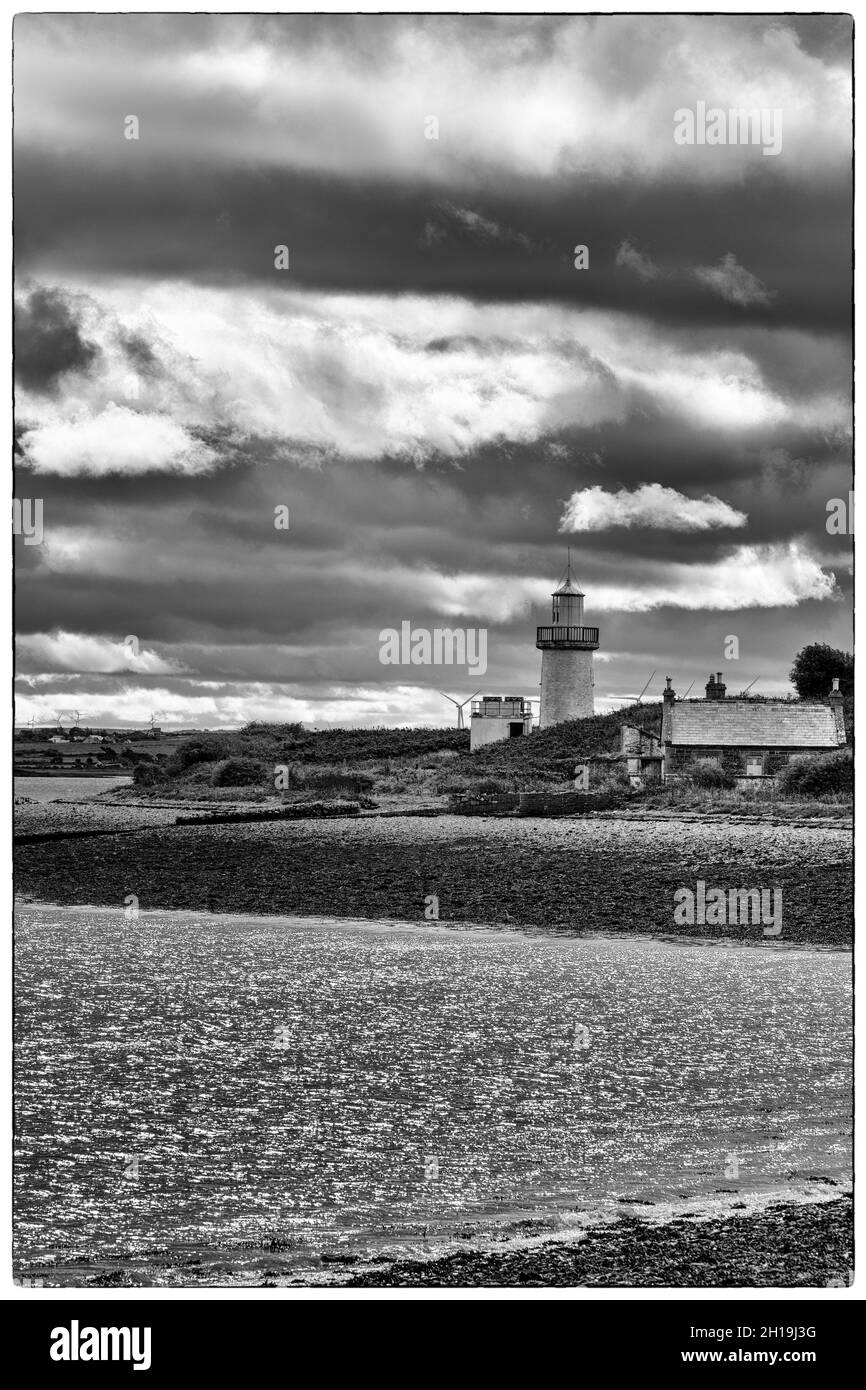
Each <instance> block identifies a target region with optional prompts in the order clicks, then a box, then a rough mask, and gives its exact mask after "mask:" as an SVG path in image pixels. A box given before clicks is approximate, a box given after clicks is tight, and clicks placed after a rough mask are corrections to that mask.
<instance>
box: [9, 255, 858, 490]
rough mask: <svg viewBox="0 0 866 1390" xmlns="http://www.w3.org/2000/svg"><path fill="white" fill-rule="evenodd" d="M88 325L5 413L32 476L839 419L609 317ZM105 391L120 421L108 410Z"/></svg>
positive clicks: (119, 294)
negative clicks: (45, 380)
mask: <svg viewBox="0 0 866 1390" xmlns="http://www.w3.org/2000/svg"><path fill="white" fill-rule="evenodd" d="M99 309H100V311H101V313H102V315H103V318H102V319H101V320H100V319H99V318H98V316H97V315H94V318H93V320H92V322H91V323H90V324H89V332H90V334H91V337H92V338H93V340H94V342H96V343H98V345H99V347H100V349H101V352H100V356H99V360H98V367H97V365H96V364H94V366H93V367H92V369H91V371H90V372H89V373H88V375H87V376H86V377H85V378H82V379H76V381H75V389H74V391H73V390H70V391H69V393H68V394H67V396H66V397H65V398H64V401H63V405H62V409H61V408H60V407H59V406H58V404H57V403H56V402H54V401H53V400H51V399H50V398H45V397H42V396H39V395H38V394H35V393H31V394H27V393H25V394H23V395H22V398H21V400H20V402H19V413H20V416H21V418H22V420H26V421H27V423H28V426H29V428H28V430H27V431H26V432H25V435H24V447H25V450H26V455H27V461H28V462H29V464H30V466H31V467H33V468H34V470H35V471H37V472H58V473H66V474H74V473H94V474H100V475H102V474H106V473H109V472H117V473H143V472H175V473H181V474H196V473H206V472H208V471H210V470H212V469H214V468H215V467H216V466H218V464H219V463H220V461H222V462H223V463H233V462H234V461H235V450H236V449H237V448H238V447H240V446H241V445H242V444H243V442H244V441H249V440H251V439H258V440H261V441H264V442H265V443H266V444H267V446H268V448H269V449H270V452H271V453H272V454H274V453H275V454H277V455H279V454H280V453H281V452H282V453H283V455H284V456H290V457H297V458H299V459H300V460H301V461H304V460H305V459H307V460H308V461H311V462H314V463H318V462H320V461H321V459H322V458H323V457H324V456H326V455H327V454H329V453H336V454H339V455H341V456H342V457H345V458H371V457H376V456H379V455H383V454H385V455H389V456H392V457H400V458H404V459H406V460H408V461H409V462H411V463H414V464H420V463H424V462H425V461H427V460H430V459H432V458H434V457H436V456H443V457H446V458H450V459H461V458H464V457H465V456H466V455H467V454H469V453H471V452H472V451H474V450H477V449H479V448H482V447H484V446H485V445H490V444H496V443H500V442H507V441H513V442H518V443H524V444H530V443H534V442H536V441H540V440H542V439H544V438H546V437H549V436H551V435H555V434H556V433H557V432H559V431H562V430H567V429H574V428H592V427H595V426H599V425H602V424H620V425H621V424H623V423H624V422H626V421H627V420H629V419H642V420H646V418H647V417H648V416H654V415H670V416H672V417H674V418H676V419H678V420H681V421H683V422H685V423H686V424H689V425H697V426H698V427H700V428H706V427H711V428H714V429H716V430H718V431H720V432H723V433H725V434H728V435H736V434H738V433H740V432H742V431H745V430H750V429H754V428H758V427H767V426H775V425H779V426H781V425H782V424H784V425H785V427H786V428H789V429H790V428H795V427H805V428H814V429H819V430H821V431H823V432H825V433H826V432H829V431H831V430H833V429H845V428H846V427H847V425H848V421H849V417H850V405H849V402H848V400H847V398H846V395H845V393H844V391H842V390H836V391H831V390H830V389H829V388H828V386H827V385H826V384H825V383H824V381H823V380H822V379H816V380H815V382H814V383H813V384H812V386H811V387H810V386H809V384H808V383H807V382H804V383H802V385H798V389H797V391H796V392H792V393H791V394H790V396H788V395H785V394H782V393H781V391H780V390H778V389H776V388H774V387H772V386H770V385H769V384H768V382H767V381H766V380H765V378H764V373H763V370H762V367H761V365H760V360H759V359H758V357H757V356H756V355H752V353H751V352H750V351H749V349H748V346H747V344H746V342H745V341H744V342H743V345H742V346H736V347H730V348H725V347H722V346H719V344H718V342H717V339H716V338H715V337H713V338H708V339H707V340H706V341H702V340H700V339H699V340H697V341H696V340H695V339H693V338H691V337H690V336H689V335H687V334H686V335H683V336H680V335H678V334H677V333H676V331H668V332H665V331H664V330H661V329H659V328H657V327H655V326H653V325H652V324H649V323H647V322H646V321H643V320H641V319H639V318H637V317H635V316H632V315H626V314H613V313H610V312H604V311H592V310H587V309H575V308H572V307H567V306H552V305H548V304H535V303H531V302H524V303H516V304H484V303H481V304H478V303H474V302H472V301H471V300H468V299H465V298H458V297H456V296H449V297H446V296H442V297H424V296H420V295H414V296H410V295H405V296H400V295H393V296H390V295H366V294H356V295H342V294H323V293H318V292H298V291H295V292H289V291H285V290H281V291H277V290H271V291H267V290H264V289H261V290H258V291H257V292H251V291H249V290H248V289H246V288H243V289H240V288H238V289H226V288H222V289H209V288H204V287H199V286H191V285H183V284H178V283H173V282H167V283H166V282H159V283H156V284H154V285H150V286H147V285H141V284H135V285H130V284H128V283H126V282H119V283H117V284H114V285H102V286H101V287H100V290H99ZM131 342H132V343H135V344H137V345H138V346H137V355H136V356H131V354H130V346H129V345H130V343H131ZM754 343H755V353H757V352H758V351H759V350H760V351H763V350H764V343H763V339H759V338H756V339H755V340H754ZM142 345H144V346H145V347H146V349H147V352H148V353H149V354H150V357H149V358H148V357H146V356H143V355H142ZM445 348H447V350H443V349H445ZM131 386H134V392H133V391H132V390H131ZM124 394H126V396H127V398H129V396H130V395H132V397H133V399H134V400H135V402H136V407H137V408H136V410H132V409H130V408H129V407H125V406H121V405H118V404H117V403H116V402H117V400H118V399H119V398H123V395H124ZM204 441H206V442H204ZM286 451H288V453H286Z"/></svg>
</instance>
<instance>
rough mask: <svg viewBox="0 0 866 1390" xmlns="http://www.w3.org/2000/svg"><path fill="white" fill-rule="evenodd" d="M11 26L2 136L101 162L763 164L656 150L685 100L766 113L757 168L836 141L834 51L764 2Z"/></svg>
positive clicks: (783, 166)
mask: <svg viewBox="0 0 866 1390" xmlns="http://www.w3.org/2000/svg"><path fill="white" fill-rule="evenodd" d="M15 37H16V45H15V47H16V140H18V141H21V142H23V143H26V144H28V145H31V146H40V147H48V148H56V149H60V150H63V151H68V150H70V149H73V148H74V149H78V150H84V149H86V150H87V151H88V157H89V158H90V159H91V160H94V161H98V162H99V163H100V164H101V165H108V166H112V165H113V166H121V165H123V164H124V162H126V161H128V160H129V158H130V157H131V155H133V154H134V156H135V157H137V158H139V162H142V163H143V162H146V161H147V159H148V158H149V157H150V155H151V154H152V155H153V156H154V157H155V158H157V159H159V160H164V159H166V158H168V159H172V158H173V159H177V160H180V161H182V162H188V161H189V160H190V159H191V158H192V157H194V158H195V160H196V164H197V167H198V168H200V169H207V168H208V167H225V166H226V165H229V164H246V165H260V166H273V167H276V168H290V169H306V170H314V171H315V172H316V173H317V174H319V175H322V176H325V177H327V176H333V175H345V176H347V177H352V178H362V177H366V178H375V179H380V180H407V179H412V180H419V181H423V182H425V183H428V184H431V185H450V186H452V187H457V186H461V185H462V186H466V185H467V184H471V185H473V186H479V185H483V184H485V183H487V182H488V181H489V179H490V178H491V177H492V176H494V175H496V176H499V177H503V176H507V175H509V174H510V175H512V176H517V177H525V178H530V179H531V178H551V179H552V178H563V177H569V176H574V177H580V176H585V175H601V176H603V177H629V178H630V179H632V180H634V181H638V182H640V183H648V182H652V181H654V180H656V179H658V178H659V177H660V176H663V175H665V174H670V175H671V176H672V177H674V178H677V179H681V180H688V181H690V182H707V183H725V184H731V183H740V182H741V181H742V179H743V176H744V173H745V171H747V170H748V169H749V168H750V167H751V166H754V165H757V166H758V167H759V168H760V166H761V165H762V164H763V165H766V163H767V161H766V160H762V158H761V150H760V148H757V147H751V146H726V147H719V148H717V149H707V148H706V147H682V146H677V145H676V144H675V143H674V141H673V138H672V132H673V113H674V111H675V110H676V109H677V108H679V107H681V106H684V105H685V106H687V105H689V104H690V103H691V102H692V101H693V100H694V95H695V93H706V94H707V95H708V96H710V95H711V96H712V100H713V103H714V104H716V105H719V106H722V107H724V108H739V107H742V106H752V105H754V106H759V107H770V108H781V109H783V110H784V113H785V152H784V154H783V155H782V157H781V158H780V159H779V160H778V161H776V162H777V163H778V164H779V166H780V168H779V170H778V171H775V176H776V177H783V178H786V179H791V180H794V181H798V180H801V179H803V178H808V177H810V176H813V175H815V174H817V175H818V176H823V175H825V174H826V173H827V172H828V171H830V170H832V169H835V170H837V171H838V170H839V169H841V168H844V166H845V162H846V160H847V158H848V151H849V148H850V108H849V100H850V72H849V67H848V63H847V62H846V61H844V60H843V58H842V57H841V56H840V55H839V54H838V53H831V52H824V53H820V52H807V51H805V50H804V48H803V47H802V46H801V45H800V43H799V42H798V35H797V30H796V28H795V27H794V26H793V25H791V24H786V22H785V17H784V16H781V15H779V16H777V15H772V16H755V17H754V18H751V17H745V16H728V15H700V16H695V15H692V16H690V15H664V16H662V15H646V16H644V15H616V16H611V17H607V18H606V19H605V22H604V23H599V22H598V20H597V19H596V18H595V17H589V16H571V17H562V16H550V17H547V18H541V17H535V16H532V17H527V16H493V15H484V16H469V15H465V16H463V15H460V16H448V15H428V16H424V17H420V16H414V15H411V16H396V15H395V16H373V15H364V16H356V17H352V16H343V15H339V16H325V17H322V16H306V15H299V16H274V17H263V16H256V17H252V16H251V17H246V16H207V15H186V16H184V15H177V16H174V15H171V16H165V15H154V16H138V15H136V16H126V15H124V16H117V15H68V16H67V15H50V16H47V15H46V16H43V15H23V16H20V17H19V19H18V21H17V24H16V36H15ZM70 53H74V62H71V61H70ZM672 55H673V56H672ZM131 92H137V93H138V92H140V93H141V98H140V99H139V102H138V105H139V107H140V108H141V109H140V110H139V111H137V112H136V114H138V115H139V117H140V119H141V131H142V138H141V143H140V145H139V148H138V149H137V150H135V151H130V149H129V147H128V144H127V142H125V141H124V140H123V139H122V138H121V137H122V120H123V115H124V113H125V112H127V111H128V110H129V105H130V103H129V94H130V93H131ZM46 94H50V99H48V98H47V97H46ZM121 108H122V109H121ZM430 115H435V116H436V117H437V119H438V120H439V125H440V134H439V139H438V140H427V139H425V136H424V129H425V122H426V120H427V118H428V117H429V116H430ZM789 151H795V152H796V157H792V156H791V155H790V154H789ZM761 174H762V176H764V177H765V176H766V169H765V168H764V169H761Z"/></svg>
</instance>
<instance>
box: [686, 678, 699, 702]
mask: <svg viewBox="0 0 866 1390" xmlns="http://www.w3.org/2000/svg"><path fill="white" fill-rule="evenodd" d="M696 680H697V676H695V681H696ZM695 681H692V685H694V683H695ZM692 685H690V686H689V690H691V688H692ZM689 690H687V691H686V693H685V695H684V696H683V699H684V700H687V699H688V695H689Z"/></svg>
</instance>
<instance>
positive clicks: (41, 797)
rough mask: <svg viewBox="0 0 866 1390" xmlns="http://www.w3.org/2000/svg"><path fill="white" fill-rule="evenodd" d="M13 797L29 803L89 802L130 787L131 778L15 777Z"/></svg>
mask: <svg viewBox="0 0 866 1390" xmlns="http://www.w3.org/2000/svg"><path fill="white" fill-rule="evenodd" d="M14 784H15V795H16V796H28V797H29V798H30V800H31V801H39V802H43V803H44V802H47V801H89V800H90V799H91V798H92V797H94V796H102V794H103V792H112V791H115V790H116V789H117V788H118V787H129V786H131V785H132V778H131V777H16V778H15V779H14Z"/></svg>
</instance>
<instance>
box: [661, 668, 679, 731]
mask: <svg viewBox="0 0 866 1390" xmlns="http://www.w3.org/2000/svg"><path fill="white" fill-rule="evenodd" d="M666 680H667V684H666V686H665V688H664V691H663V693H662V743H670V741H671V738H672V737H673V710H674V702H675V701H676V698H677V696H676V691H675V690H674V689H673V687H672V685H671V678H670V676H667V677H666Z"/></svg>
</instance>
